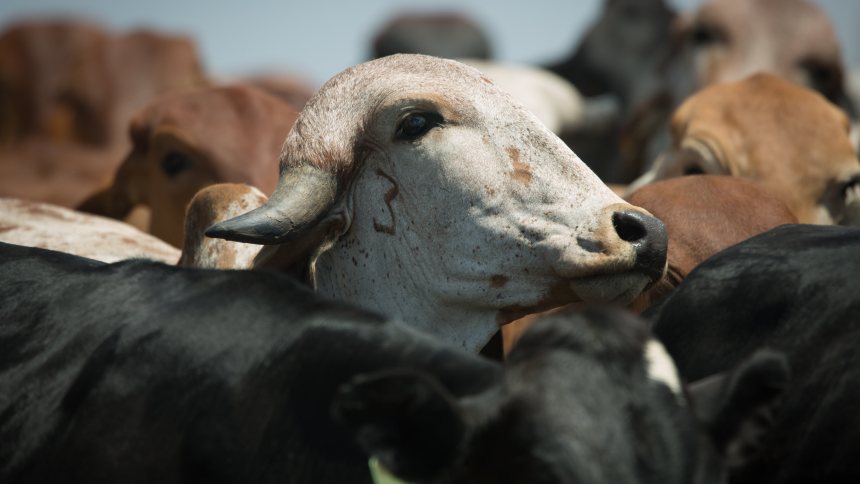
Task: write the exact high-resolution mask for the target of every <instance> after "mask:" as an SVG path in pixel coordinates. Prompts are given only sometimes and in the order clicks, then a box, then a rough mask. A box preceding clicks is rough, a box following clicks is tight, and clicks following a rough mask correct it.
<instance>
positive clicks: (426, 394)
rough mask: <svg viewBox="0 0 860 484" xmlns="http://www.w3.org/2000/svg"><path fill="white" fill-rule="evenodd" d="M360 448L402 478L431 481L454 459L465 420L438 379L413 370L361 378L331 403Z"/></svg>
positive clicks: (361, 376)
mask: <svg viewBox="0 0 860 484" xmlns="http://www.w3.org/2000/svg"><path fill="white" fill-rule="evenodd" d="M332 410H333V413H334V415H335V418H336V419H337V420H339V421H340V422H341V423H343V424H345V425H346V426H347V427H348V428H349V429H350V431H351V432H352V434H353V435H354V436H355V439H356V441H357V442H358V445H359V446H361V448H362V449H363V450H364V451H365V452H367V454H368V455H369V456H372V457H376V458H377V459H378V460H379V462H380V463H381V464H382V465H383V466H384V467H385V468H386V469H388V470H389V471H391V472H392V473H393V474H394V475H396V476H397V477H398V478H401V479H404V480H407V481H412V480H415V481H423V480H428V479H431V478H433V477H434V476H435V475H437V474H438V473H439V472H441V471H442V470H443V469H445V467H446V466H448V465H449V464H450V463H451V462H452V461H453V459H454V457H455V455H456V453H457V452H458V451H459V449H460V447H461V443H462V442H463V440H464V439H465V436H466V421H465V419H464V418H463V416H462V415H461V413H460V410H459V408H458V405H457V403H456V401H455V400H454V398H453V397H452V396H451V395H450V394H449V393H448V392H447V391H446V390H445V389H444V388H443V387H442V386H441V384H439V382H437V381H436V380H435V379H434V378H432V377H431V376H429V375H426V374H424V373H421V372H418V371H413V370H403V369H400V370H387V371H381V372H376V373H371V374H367V375H359V376H358V377H356V378H354V379H353V380H352V381H351V382H349V383H346V384H344V385H343V386H341V388H340V390H339V392H338V395H337V397H336V398H335V401H334V404H333V409H332Z"/></svg>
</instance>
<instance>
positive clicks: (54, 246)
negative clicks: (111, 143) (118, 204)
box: [0, 197, 180, 264]
mask: <svg viewBox="0 0 860 484" xmlns="http://www.w3.org/2000/svg"><path fill="white" fill-rule="evenodd" d="M0 241H3V242H6V243H10V244H20V245H26V246H31V247H41V248H45V249H51V250H56V251H61V252H67V253H70V254H75V255H79V256H82V257H87V258H90V259H94V260H99V261H102V262H116V261H120V260H123V259H130V258H139V257H143V258H147V259H152V260H157V261H161V262H167V263H170V264H173V263H176V261H177V260H178V259H179V255H180V254H179V250H178V249H176V248H175V247H172V246H171V245H169V244H167V243H165V242H163V241H161V240H160V239H157V238H155V237H153V236H151V235H149V234H146V233H143V232H141V231H139V230H137V229H136V228H134V227H132V226H130V225H127V224H124V223H122V222H119V221H117V220H112V219H108V218H104V217H98V216H95V215H90V214H85V213H80V212H76V211H74V210H70V209H68V208H65V207H60V206H56V205H51V204H47V203H40V202H33V201H30V200H21V199H16V198H2V197H0Z"/></svg>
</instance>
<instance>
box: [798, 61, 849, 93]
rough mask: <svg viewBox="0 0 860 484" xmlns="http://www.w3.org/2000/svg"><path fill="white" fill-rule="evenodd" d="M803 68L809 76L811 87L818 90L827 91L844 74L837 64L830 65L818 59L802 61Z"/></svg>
mask: <svg viewBox="0 0 860 484" xmlns="http://www.w3.org/2000/svg"><path fill="white" fill-rule="evenodd" d="M801 68H802V69H804V70H805V71H806V73H807V75H808V76H809V82H810V84H811V86H810V87H812V88H813V89H815V90H817V91H827V90H828V89H830V88H831V87H832V86H833V85H835V84H838V83H839V82H841V81H840V78H841V77H842V76H841V74H840V72H839V67H837V66H832V65H828V64H826V63H824V62H820V61H816V60H805V61H803V62H801ZM825 94H826V92H825Z"/></svg>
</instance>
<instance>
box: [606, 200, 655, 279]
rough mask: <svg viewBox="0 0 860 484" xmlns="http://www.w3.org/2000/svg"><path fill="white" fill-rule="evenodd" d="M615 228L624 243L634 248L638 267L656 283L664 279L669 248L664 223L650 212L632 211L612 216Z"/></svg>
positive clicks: (615, 213) (635, 264)
mask: <svg viewBox="0 0 860 484" xmlns="http://www.w3.org/2000/svg"><path fill="white" fill-rule="evenodd" d="M612 226H613V227H614V228H615V232H616V233H618V237H620V238H621V240H623V241H625V242H627V243H629V244H630V245H631V246H633V250H634V251H635V253H636V262H635V263H634V268H635V269H636V270H638V271H639V272H642V273H643V274H645V275H647V276H648V277H649V278H650V279H651V280H652V281H656V280H657V279H659V278H661V277H663V271H664V270H665V268H666V253H667V249H668V247H669V239H668V235H667V234H666V227H665V226H664V225H663V222H661V221H660V220H658V219H657V218H655V217H654V216H652V215H650V214H648V213H646V212H643V211H640V210H634V209H628V210H619V211H617V212H614V213H613V214H612Z"/></svg>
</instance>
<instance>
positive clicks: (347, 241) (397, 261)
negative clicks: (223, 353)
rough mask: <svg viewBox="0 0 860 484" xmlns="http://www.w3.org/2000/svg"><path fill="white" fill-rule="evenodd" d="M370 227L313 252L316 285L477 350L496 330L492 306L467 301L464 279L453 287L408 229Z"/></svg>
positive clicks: (323, 291) (322, 290)
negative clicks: (459, 284) (327, 247)
mask: <svg viewBox="0 0 860 484" xmlns="http://www.w3.org/2000/svg"><path fill="white" fill-rule="evenodd" d="M371 227H372V228H371V230H369V231H367V230H364V231H362V230H361V229H358V228H356V227H353V228H354V229H355V230H353V231H351V232H350V233H348V234H346V235H345V236H344V237H343V238H341V239H340V240H339V241H338V242H336V243H335V245H334V246H333V247H332V248H331V249H329V250H328V251H326V252H324V253H323V254H321V255H320V256H319V258H318V259H317V261H316V268H315V283H316V288H317V291H318V292H319V293H320V294H322V295H324V296H327V297H330V298H333V299H336V300H341V301H347V302H350V303H353V304H356V305H358V306H360V307H363V308H366V309H370V310H373V311H377V312H380V313H382V314H384V315H386V316H389V317H396V318H399V319H401V320H403V321H405V322H407V323H408V324H410V325H411V326H413V327H416V328H419V329H422V330H424V331H426V332H428V333H430V334H433V335H435V336H437V337H439V338H442V339H443V340H445V341H448V342H450V343H452V344H455V345H459V346H461V347H463V348H465V349H466V350H468V351H471V352H473V353H477V352H478V351H479V350H480V349H481V348H482V347H483V346H484V345H485V344H486V343H487V341H489V339H490V338H491V337H492V336H493V334H494V333H495V332H496V331H497V330H498V323H497V321H496V318H497V314H498V311H497V310H496V309H494V308H477V307H473V306H469V305H468V304H467V302H468V301H469V299H470V295H469V291H470V288H469V285H468V283H467V284H463V285H462V288H461V289H458V288H457V286H458V284H457V283H456V282H455V281H451V280H447V278H446V276H445V273H444V271H443V267H442V266H443V264H441V263H439V261H438V258H439V257H438V253H437V252H436V251H434V250H428V249H427V247H422V246H421V245H419V244H418V241H417V240H416V235H415V234H414V233H409V231H408V230H405V229H401V230H400V231H395V233H394V234H392V233H390V232H391V231H390V230H388V231H386V230H385V228H383V227H380V225H379V224H376V226H375V227H374V226H371ZM434 256H436V257H435V259H437V260H434ZM434 262H436V264H434Z"/></svg>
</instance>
